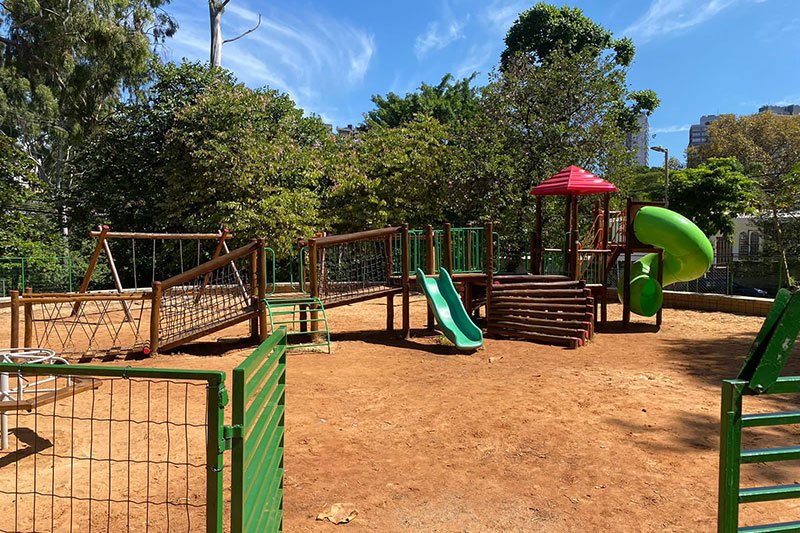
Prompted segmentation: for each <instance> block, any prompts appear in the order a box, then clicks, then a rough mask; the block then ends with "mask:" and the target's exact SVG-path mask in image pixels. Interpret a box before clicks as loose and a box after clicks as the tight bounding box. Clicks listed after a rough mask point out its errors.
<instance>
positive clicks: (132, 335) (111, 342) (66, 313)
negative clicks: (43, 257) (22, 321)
mask: <svg viewBox="0 0 800 533" xmlns="http://www.w3.org/2000/svg"><path fill="white" fill-rule="evenodd" d="M137 296H139V298H138V299H132V298H136V297H137ZM125 297H126V299H121V298H122V297H116V296H115V295H110V294H105V295H103V294H93V295H83V296H82V297H81V300H80V301H79V300H77V299H76V298H77V297H76V295H64V297H63V298H60V299H54V298H48V297H47V296H44V297H38V296H37V295H36V294H32V295H24V296H22V297H21V302H23V303H24V304H25V305H27V306H28V308H29V309H30V311H29V312H30V315H31V318H32V320H31V321H30V324H31V328H32V333H31V334H30V337H31V340H32V341H33V342H32V343H31V344H32V345H33V346H36V347H39V348H49V349H51V350H54V351H55V352H56V353H57V354H59V355H61V356H62V357H66V358H68V359H75V358H80V359H90V358H92V357H95V356H106V355H126V354H129V353H135V352H141V351H142V350H144V349H145V348H146V347H147V343H148V342H149V338H148V335H149V319H150V300H149V297H148V295H146V294H143V293H141V294H139V295H136V294H132V293H126V294H125ZM76 306H77V310H76Z"/></svg>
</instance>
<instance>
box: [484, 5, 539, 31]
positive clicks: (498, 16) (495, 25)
mask: <svg viewBox="0 0 800 533" xmlns="http://www.w3.org/2000/svg"><path fill="white" fill-rule="evenodd" d="M532 5H533V3H532V2H526V1H523V0H514V1H509V0H493V1H492V3H491V4H489V5H488V6H487V7H486V10H485V11H484V13H483V18H484V19H485V20H486V22H488V23H489V26H490V27H491V28H492V30H493V31H495V32H497V33H500V34H503V35H505V33H506V32H507V31H508V29H509V28H510V27H511V25H512V24H514V22H515V21H516V20H517V17H519V14H520V13H522V12H523V11H525V10H526V9H529V8H530V7H531V6H532Z"/></svg>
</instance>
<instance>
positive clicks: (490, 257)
mask: <svg viewBox="0 0 800 533" xmlns="http://www.w3.org/2000/svg"><path fill="white" fill-rule="evenodd" d="M493 235H494V224H493V223H492V222H487V223H486V225H485V226H484V240H485V241H486V259H485V263H486V320H489V319H490V316H491V315H490V313H491V311H492V284H493V283H494V239H493V238H492V236H493Z"/></svg>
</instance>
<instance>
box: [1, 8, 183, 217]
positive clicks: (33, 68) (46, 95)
mask: <svg viewBox="0 0 800 533" xmlns="http://www.w3.org/2000/svg"><path fill="white" fill-rule="evenodd" d="M166 2H167V0H116V1H113V2H96V1H90V0H55V1H51V2H45V3H42V2H36V1H29V0H7V1H5V2H4V3H3V14H2V25H1V26H0V31H1V32H2V40H1V41H2V49H0V58H1V62H0V128H1V129H2V132H3V133H5V134H6V135H9V136H11V137H13V138H15V139H17V140H18V141H19V144H20V146H21V147H24V150H25V152H26V154H27V156H28V158H29V159H30V160H31V161H33V162H34V164H35V165H36V172H37V174H38V177H39V179H40V180H41V181H42V182H43V183H46V184H47V185H49V192H50V194H51V195H52V197H53V203H54V204H56V207H58V208H59V210H62V205H61V201H62V196H63V195H62V191H64V190H68V189H69V187H70V185H71V181H72V175H71V174H70V173H69V167H68V163H69V162H70V161H71V160H72V157H73V155H74V153H75V152H76V150H77V148H78V147H79V146H80V145H81V143H82V142H83V139H84V138H85V136H86V135H88V134H90V133H91V132H92V131H94V130H96V129H97V128H99V127H100V126H101V124H102V123H103V121H104V119H105V118H106V115H107V114H108V113H109V112H110V111H111V110H112V109H113V107H114V105H115V104H116V102H117V101H119V99H120V98H121V97H122V94H123V91H127V92H128V93H129V94H135V93H136V91H137V89H138V88H139V87H141V85H142V83H144V82H145V81H146V80H147V78H148V75H149V70H148V65H149V61H150V59H151V58H152V57H153V42H162V41H163V40H164V39H165V38H166V37H168V36H171V35H172V34H173V33H174V32H175V30H176V25H175V22H174V21H173V20H172V19H171V18H170V17H169V16H168V15H166V14H165V13H164V12H163V11H162V10H161V6H162V5H164V4H165V3H166ZM62 216H63V212H62Z"/></svg>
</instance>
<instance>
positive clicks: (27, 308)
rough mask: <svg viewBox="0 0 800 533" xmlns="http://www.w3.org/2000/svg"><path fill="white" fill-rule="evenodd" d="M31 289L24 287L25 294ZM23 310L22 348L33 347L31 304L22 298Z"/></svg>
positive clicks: (31, 291) (29, 292) (28, 293)
mask: <svg viewBox="0 0 800 533" xmlns="http://www.w3.org/2000/svg"><path fill="white" fill-rule="evenodd" d="M31 293H33V289H32V288H30V287H25V294H26V295H30V294H31ZM23 310H24V313H25V329H24V330H23V346H22V347H23V348H31V347H33V304H31V303H30V301H28V300H27V299H24V304H23Z"/></svg>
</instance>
